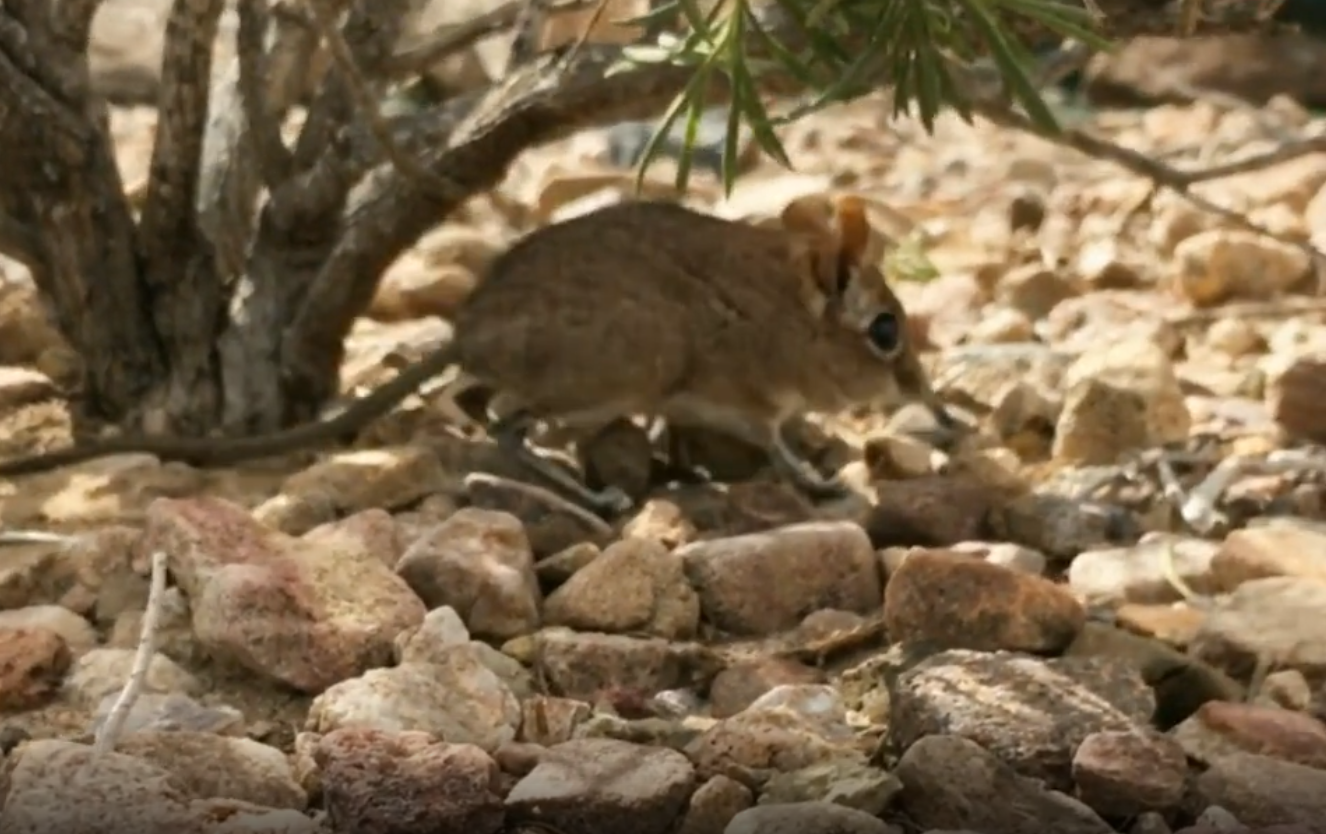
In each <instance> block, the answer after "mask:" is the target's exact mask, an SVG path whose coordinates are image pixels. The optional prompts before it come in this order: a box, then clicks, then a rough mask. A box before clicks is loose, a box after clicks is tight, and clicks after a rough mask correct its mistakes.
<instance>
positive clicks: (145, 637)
mask: <svg viewBox="0 0 1326 834" xmlns="http://www.w3.org/2000/svg"><path fill="white" fill-rule="evenodd" d="M165 596H166V554H165V553H163V552H162V551H157V552H156V553H153V554H152V585H151V589H150V590H149V591H148V594H147V610H146V611H144V612H143V627H142V632H141V633H140V635H139V637H138V651H137V652H135V654H134V665H133V668H132V669H130V670H129V679H128V680H127V681H125V682H124V688H123V689H121V690H120V697H118V698H116V699H115V705H114V706H113V707H111V710H110V712H109V713H107V715H106V720H105V721H104V722H103V723H102V725H101V728H100V729H99V730H98V731H97V736H96V739H95V740H94V741H93V743H92V757H91V759H89V764H91V763H92V762H95V761H97V760H98V759H99V758H101V757H102V756H104V755H106V753H108V752H110V751H111V750H113V749H115V743H116V742H117V741H118V740H119V736H120V731H121V730H122V729H123V728H124V721H125V719H126V718H128V717H129V710H131V709H133V705H134V702H135V701H137V700H138V695H139V693H140V692H142V691H143V684H144V683H145V682H146V681H147V672H148V669H150V668H151V666H152V658H153V656H154V655H155V654H156V636H157V627H158V624H159V623H160V621H161V609H162V608H163V607H164V598H165Z"/></svg>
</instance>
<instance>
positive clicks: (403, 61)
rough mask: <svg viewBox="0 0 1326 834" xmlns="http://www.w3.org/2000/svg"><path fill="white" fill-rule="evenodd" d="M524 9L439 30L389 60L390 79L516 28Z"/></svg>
mask: <svg viewBox="0 0 1326 834" xmlns="http://www.w3.org/2000/svg"><path fill="white" fill-rule="evenodd" d="M596 2H597V0H570V1H569V2H563V3H555V4H552V5H548V6H545V7H544V8H543V10H542V12H543V14H545V15H547V16H550V17H551V16H555V15H559V14H565V13H566V12H574V11H579V10H580V9H586V8H589V7H590V6H593V5H594V4H595V3H596ZM524 7H525V3H524V0H514V2H510V3H506V4H504V5H502V6H498V7H497V8H496V9H493V10H492V11H489V12H485V13H483V14H481V15H479V16H478V17H474V18H471V19H470V20H467V21H465V22H464V23H458V24H455V25H453V26H440V27H438V28H437V29H436V30H434V31H433V32H432V33H431V34H430V35H429V36H428V39H427V40H426V41H424V42H423V43H420V44H418V45H416V46H412V47H410V48H409V49H404V50H401V51H400V52H397V53H396V54H395V55H393V56H392V57H391V58H390V59H388V60H387V64H386V67H385V71H386V74H387V77H388V78H393V79H395V78H402V77H405V76H409V75H414V74H415V73H418V72H422V71H423V70H424V69H425V68H427V67H429V66H432V65H433V64H436V63H437V62H438V61H441V60H442V59H443V58H446V57H447V56H449V55H453V54H455V53H457V52H460V51H462V50H464V49H468V48H469V47H470V46H473V45H474V44H475V43H477V42H478V41H481V40H483V39H484V38H486V37H488V36H489V35H495V34H497V33H498V32H501V31H502V30H504V29H507V28H509V27H511V26H513V25H515V23H516V22H517V21H518V20H519V19H520V14H521V11H522V10H523V9H524Z"/></svg>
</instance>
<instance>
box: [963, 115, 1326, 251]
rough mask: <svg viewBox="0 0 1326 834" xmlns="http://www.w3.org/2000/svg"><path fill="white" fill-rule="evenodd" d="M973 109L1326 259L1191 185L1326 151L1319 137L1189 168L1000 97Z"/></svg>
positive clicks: (1243, 225) (1000, 122)
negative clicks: (1041, 122) (1043, 121)
mask: <svg viewBox="0 0 1326 834" xmlns="http://www.w3.org/2000/svg"><path fill="white" fill-rule="evenodd" d="M972 110H973V111H975V112H976V113H979V114H980V115H981V116H984V117H985V118H986V119H989V120H990V121H991V122H994V123H995V124H998V125H1002V126H1004V127H1008V128H1012V129H1013V130H1019V131H1022V132H1024V133H1030V134H1033V135H1035V136H1039V137H1041V138H1042V139H1045V140H1046V141H1049V142H1054V143H1056V144H1059V145H1063V146H1065V147H1069V148H1072V149H1073V150H1076V151H1080V152H1081V153H1084V154H1086V155H1087V156H1090V157H1092V158H1094V159H1103V160H1106V161H1109V162H1113V163H1114V164H1116V165H1118V166H1120V167H1121V168H1125V169H1127V170H1129V171H1131V172H1133V173H1134V174H1137V175H1139V176H1142V177H1146V178H1147V179H1149V180H1151V182H1152V183H1154V185H1155V186H1156V187H1158V188H1166V189H1169V190H1171V191H1174V192H1175V193H1177V194H1179V196H1181V197H1182V198H1183V199H1185V200H1187V201H1188V202H1190V203H1192V204H1193V205H1194V206H1196V207H1198V208H1200V209H1202V210H1203V211H1206V212H1209V213H1211V214H1215V215H1218V216H1220V217H1222V218H1224V219H1225V220H1227V221H1229V222H1230V223H1232V224H1234V225H1236V226H1238V227H1239V228H1242V229H1244V230H1245V231H1249V232H1253V233H1255V234H1258V235H1264V236H1266V237H1269V238H1273V239H1275V240H1279V241H1282V242H1284V243H1288V244H1290V245H1292V246H1296V247H1298V248H1299V249H1302V250H1303V251H1304V252H1306V253H1307V254H1308V255H1309V256H1310V257H1312V258H1313V259H1314V261H1320V260H1322V259H1326V253H1323V252H1322V251H1321V250H1319V249H1317V248H1316V247H1315V246H1313V245H1312V244H1310V243H1305V242H1303V241H1300V240H1296V239H1294V238H1292V237H1289V236H1286V235H1279V234H1276V233H1275V232H1272V231H1271V230H1269V229H1267V228H1265V227H1263V226H1261V225H1259V224H1257V223H1254V222H1253V221H1251V220H1249V219H1248V217H1247V216H1246V215H1245V214H1243V213H1242V212H1238V211H1235V210H1234V209H1231V208H1226V207H1225V206H1221V205H1218V204H1216V203H1213V202H1211V201H1210V200H1208V199H1206V198H1205V197H1202V196H1201V195H1198V194H1194V193H1193V192H1192V191H1191V189H1190V186H1192V185H1193V184H1195V183H1198V182H1204V181H1207V180H1213V179H1218V178H1219V177H1226V176H1231V175H1232V174H1242V173H1248V172H1250V171H1255V170H1259V169H1262V168H1268V167H1271V166H1272V165H1277V164H1279V163H1281V162H1285V161H1287V160H1289V159H1293V158H1295V157H1299V156H1305V155H1307V154H1309V153H1313V152H1315V151H1318V150H1326V139H1316V138H1314V139H1311V140H1305V141H1303V142H1296V143H1294V144H1293V145H1292V146H1287V147H1282V148H1277V149H1276V150H1274V151H1271V152H1269V153H1265V154H1261V155H1259V156H1257V157H1252V158H1249V159H1245V160H1240V161H1238V162H1234V163H1230V164H1228V165H1224V166H1220V168H1217V169H1215V170H1214V173H1212V172H1211V171H1210V170H1203V171H1183V170H1180V169H1177V168H1173V167H1171V166H1169V165H1166V164H1165V163H1163V162H1160V161H1158V160H1156V159H1153V158H1152V157H1149V156H1147V155H1146V154H1143V153H1140V152H1138V151H1135V150H1132V149H1131V148H1126V147H1124V146H1123V145H1119V144H1117V143H1115V142H1112V141H1110V140H1108V139H1105V138H1104V137H1101V136H1096V135H1093V134H1091V133H1087V132H1086V131H1083V130H1080V129H1077V128H1065V129H1063V130H1062V131H1060V132H1058V133H1049V132H1047V131H1043V130H1041V129H1040V128H1039V127H1038V126H1037V125H1036V123H1035V122H1033V121H1032V120H1031V119H1030V118H1029V117H1028V116H1025V115H1023V114H1022V113H1020V112H1018V111H1016V110H1013V109H1012V108H1011V107H1008V106H1006V105H1004V104H1002V103H999V102H996V101H992V100H989V99H982V100H976V101H973V102H972Z"/></svg>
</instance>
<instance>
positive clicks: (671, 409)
mask: <svg viewBox="0 0 1326 834" xmlns="http://www.w3.org/2000/svg"><path fill="white" fill-rule="evenodd" d="M664 418H665V419H667V421H668V424H669V426H671V425H692V426H700V427H703V428H709V429H713V430H715V431H721V432H723V433H725V434H728V435H731V436H732V437H735V438H737V439H739V440H743V441H745V442H746V443H749V444H751V445H752V446H755V447H757V448H759V449H762V450H763V451H764V453H765V455H766V456H767V457H768V458H769V461H770V463H772V464H773V467H774V470H775V471H776V472H778V474H779V475H781V476H782V477H783V478H785V479H787V480H788V481H791V482H792V483H793V484H795V485H796V486H797V487H798V488H799V489H800V490H802V491H803V492H805V493H806V494H807V495H809V496H811V497H812V498H819V499H829V498H840V497H842V496H843V495H844V494H846V492H847V491H848V490H847V487H846V486H845V485H844V484H843V483H842V482H841V481H839V480H838V479H837V478H826V477H825V476H823V475H821V474H820V473H819V472H818V471H816V469H815V467H814V466H813V465H811V463H810V461H807V460H806V459H805V458H803V457H801V456H800V455H798V454H797V453H796V452H794V451H792V448H791V447H790V446H788V445H787V441H786V440H785V439H784V438H783V425H784V424H785V423H786V422H787V419H788V418H785V417H777V416H766V415H752V414H747V413H745V412H742V411H739V410H737V409H733V408H727V407H719V406H713V405H711V404H709V403H696V402H689V401H686V400H677V401H674V402H672V403H669V404H668V409H667V411H665V413H664Z"/></svg>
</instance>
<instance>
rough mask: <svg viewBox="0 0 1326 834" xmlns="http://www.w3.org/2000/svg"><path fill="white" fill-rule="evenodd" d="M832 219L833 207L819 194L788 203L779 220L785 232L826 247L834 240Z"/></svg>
mask: <svg viewBox="0 0 1326 834" xmlns="http://www.w3.org/2000/svg"><path fill="white" fill-rule="evenodd" d="M832 218H833V205H832V203H830V202H829V200H828V198H827V197H824V196H823V195H820V194H808V195H806V196H804V197H798V198H796V199H795V200H793V201H792V202H790V203H788V204H787V205H786V206H785V207H784V208H783V213H782V214H781V215H780V217H779V220H780V221H781V222H782V224H783V228H784V229H786V230H787V231H789V232H792V233H793V234H798V235H805V236H806V237H808V238H810V239H811V240H813V241H816V242H817V243H820V244H822V245H828V244H829V243H830V241H831V240H832V239H833V238H834V230H833V225H832Z"/></svg>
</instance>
